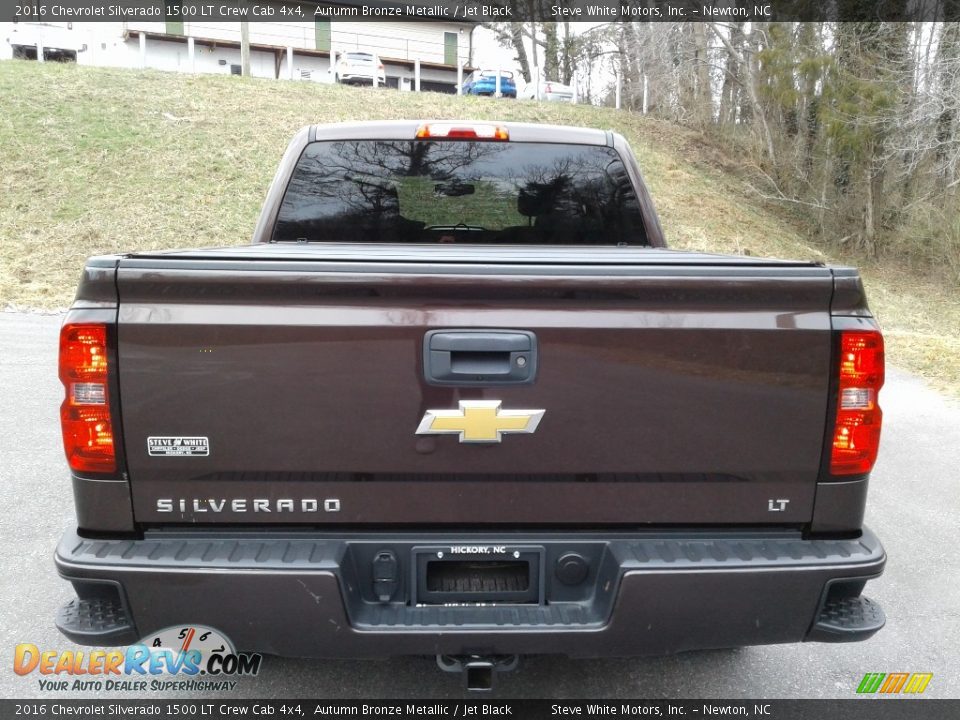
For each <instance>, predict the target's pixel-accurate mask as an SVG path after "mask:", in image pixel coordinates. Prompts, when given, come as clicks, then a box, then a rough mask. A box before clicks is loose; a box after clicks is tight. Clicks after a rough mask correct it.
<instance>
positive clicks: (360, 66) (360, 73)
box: [333, 50, 387, 85]
mask: <svg viewBox="0 0 960 720" xmlns="http://www.w3.org/2000/svg"><path fill="white" fill-rule="evenodd" d="M374 79H376V83H377V85H386V84H387V74H386V72H385V71H384V68H383V63H382V62H381V61H380V57H379V56H378V55H376V54H374V53H369V52H360V51H353V50H351V51H350V52H343V53H338V58H337V62H336V64H334V66H333V81H334V82H336V83H353V84H358V85H359V84H363V85H366V84H371V85H372V84H373V82H374Z"/></svg>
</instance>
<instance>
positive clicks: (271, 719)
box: [0, 693, 960, 720]
mask: <svg viewBox="0 0 960 720" xmlns="http://www.w3.org/2000/svg"><path fill="white" fill-rule="evenodd" d="M351 716H354V717H367V718H369V717H377V718H379V717H391V718H424V717H431V718H465V719H466V720H469V718H523V719H524V720H541V719H542V720H548V719H550V718H553V719H557V718H570V717H573V718H586V717H617V718H676V719H677V720H681V719H682V720H687V719H688V718H691V717H693V718H702V717H716V716H722V717H750V718H761V719H762V720H800V718H804V719H810V718H816V719H817V720H926V719H927V718H931V719H932V718H937V719H938V720H942V719H943V718H956V717H960V700H922V699H919V698H917V699H903V698H871V699H866V698H861V699H853V698H851V699H850V700H743V699H733V700H730V699H726V700H629V699H628V700H509V699H502V698H499V697H497V696H496V694H491V695H488V696H486V697H482V698H480V697H477V698H473V697H471V698H465V699H461V700H428V699H415V700H369V701H367V700H289V699H284V700H269V699H268V700H233V699H224V698H217V697H193V698H164V699H153V700H145V699H142V698H139V699H133V698H128V697H125V696H124V695H123V694H122V693H118V694H116V696H114V697H110V698H108V699H103V700H48V699H44V700H0V718H3V719H4V720H6V718H15V717H41V718H56V717H72V718H111V719H115V718H116V719H121V720H122V719H124V718H154V719H157V720H161V719H162V720H167V719H168V718H176V720H217V719H218V718H222V717H254V718H257V720H298V719H299V718H304V719H306V718H326V717H337V718H340V717H351Z"/></svg>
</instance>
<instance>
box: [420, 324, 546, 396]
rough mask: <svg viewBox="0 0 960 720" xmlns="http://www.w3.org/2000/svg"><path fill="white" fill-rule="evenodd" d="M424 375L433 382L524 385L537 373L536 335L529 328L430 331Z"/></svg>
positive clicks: (427, 335)
mask: <svg viewBox="0 0 960 720" xmlns="http://www.w3.org/2000/svg"><path fill="white" fill-rule="evenodd" d="M423 375H424V378H425V379H426V381H427V382H428V383H430V384H431V385H524V384H527V383H532V382H533V381H534V379H535V378H536V375H537V336H536V335H534V334H533V333H532V332H530V331H528V330H430V331H429V332H428V333H427V334H426V335H425V336H424V338H423Z"/></svg>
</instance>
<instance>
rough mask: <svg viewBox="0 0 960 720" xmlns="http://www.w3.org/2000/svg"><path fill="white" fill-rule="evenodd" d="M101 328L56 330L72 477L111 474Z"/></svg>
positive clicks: (111, 446) (62, 411) (103, 327)
mask: <svg viewBox="0 0 960 720" xmlns="http://www.w3.org/2000/svg"><path fill="white" fill-rule="evenodd" d="M107 366H108V356H107V326H106V325H104V324H101V323H67V324H66V325H64V326H63V328H61V330H60V381H61V382H62V383H63V387H64V391H65V394H66V397H65V398H64V400H63V405H61V406H60V424H61V427H62V430H63V449H64V451H65V452H66V455H67V462H68V463H69V465H70V468H71V469H72V470H75V471H77V472H94V473H112V472H115V471H116V469H117V457H116V451H115V448H114V440H113V422H112V419H111V417H110V393H109V390H108V373H107V371H108V367H107Z"/></svg>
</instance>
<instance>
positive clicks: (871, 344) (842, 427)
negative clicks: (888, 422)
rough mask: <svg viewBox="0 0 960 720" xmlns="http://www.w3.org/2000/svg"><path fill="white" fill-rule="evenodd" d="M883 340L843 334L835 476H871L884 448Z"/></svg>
mask: <svg viewBox="0 0 960 720" xmlns="http://www.w3.org/2000/svg"><path fill="white" fill-rule="evenodd" d="M883 368H884V360H883V336H882V335H881V334H880V332H879V331H876V330H872V331H867V332H862V331H846V330H845V331H843V332H841V333H840V368H839V379H840V383H839V386H840V387H839V397H838V398H837V418H836V423H835V425H834V430H833V443H832V445H831V448H830V474H831V475H860V474H863V473H868V472H870V470H871V469H872V468H873V464H874V462H876V459H877V450H878V449H879V447H880V425H881V421H882V419H883V413H882V412H881V411H880V406H879V405H878V404H877V395H878V394H879V392H880V388H881V387H883Z"/></svg>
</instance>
